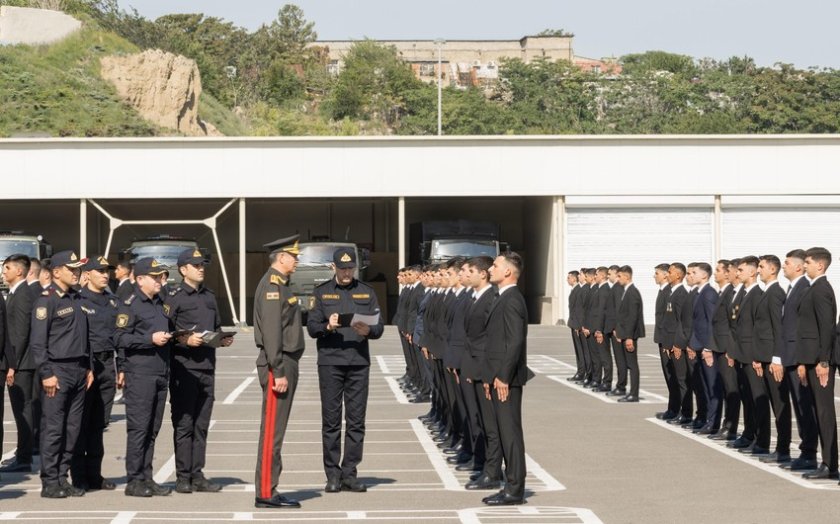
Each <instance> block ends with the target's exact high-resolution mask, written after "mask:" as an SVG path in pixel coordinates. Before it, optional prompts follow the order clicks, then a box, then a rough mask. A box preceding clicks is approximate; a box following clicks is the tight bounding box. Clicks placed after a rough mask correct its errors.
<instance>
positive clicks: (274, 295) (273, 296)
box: [265, 291, 280, 300]
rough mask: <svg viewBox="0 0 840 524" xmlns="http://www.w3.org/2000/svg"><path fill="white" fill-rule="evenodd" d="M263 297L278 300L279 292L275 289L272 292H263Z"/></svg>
mask: <svg viewBox="0 0 840 524" xmlns="http://www.w3.org/2000/svg"><path fill="white" fill-rule="evenodd" d="M265 299H266V300H280V293H278V292H277V291H275V292H273V293H271V292H269V293H266V294H265Z"/></svg>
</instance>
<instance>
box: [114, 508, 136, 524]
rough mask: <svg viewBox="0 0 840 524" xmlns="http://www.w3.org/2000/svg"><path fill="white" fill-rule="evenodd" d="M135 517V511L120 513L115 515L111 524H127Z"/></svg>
mask: <svg viewBox="0 0 840 524" xmlns="http://www.w3.org/2000/svg"><path fill="white" fill-rule="evenodd" d="M135 516H137V512H136V511H120V512H119V513H117V516H116V517H114V518H113V520H111V524H129V523H130V522H131V521H132V520H133V519H134V517H135Z"/></svg>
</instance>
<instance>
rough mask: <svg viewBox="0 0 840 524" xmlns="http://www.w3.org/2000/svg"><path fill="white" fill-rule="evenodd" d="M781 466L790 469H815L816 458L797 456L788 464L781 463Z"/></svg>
mask: <svg viewBox="0 0 840 524" xmlns="http://www.w3.org/2000/svg"><path fill="white" fill-rule="evenodd" d="M782 467H783V468H785V469H789V470H791V471H810V470H812V469H817V459H815V458H803V457H797V458H796V460H794V461H793V462H791V463H790V464H782Z"/></svg>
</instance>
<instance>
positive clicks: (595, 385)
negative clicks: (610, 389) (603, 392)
mask: <svg viewBox="0 0 840 524" xmlns="http://www.w3.org/2000/svg"><path fill="white" fill-rule="evenodd" d="M584 387H588V388H589V389H591V390H592V391H595V390H596V389H598V388H600V387H601V383H600V382H597V381H593V382H590V383H589V386H587V385H586V384H584Z"/></svg>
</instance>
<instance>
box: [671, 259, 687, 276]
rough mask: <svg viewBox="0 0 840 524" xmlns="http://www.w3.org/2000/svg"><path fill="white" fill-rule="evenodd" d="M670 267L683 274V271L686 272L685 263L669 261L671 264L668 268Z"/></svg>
mask: <svg viewBox="0 0 840 524" xmlns="http://www.w3.org/2000/svg"><path fill="white" fill-rule="evenodd" d="M672 267H673V268H675V269H676V270H677V271H679V272H680V273H682V274H683V275H685V272H686V269H685V264H683V263H682V262H671V265H670V266H668V269H671V268H672Z"/></svg>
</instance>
